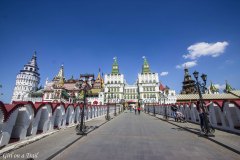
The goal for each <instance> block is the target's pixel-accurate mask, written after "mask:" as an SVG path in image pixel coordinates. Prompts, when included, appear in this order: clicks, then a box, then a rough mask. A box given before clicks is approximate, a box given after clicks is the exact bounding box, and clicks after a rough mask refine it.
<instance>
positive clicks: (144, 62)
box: [142, 56, 151, 73]
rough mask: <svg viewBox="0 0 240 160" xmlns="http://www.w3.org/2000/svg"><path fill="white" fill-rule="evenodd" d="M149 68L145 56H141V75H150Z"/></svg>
mask: <svg viewBox="0 0 240 160" xmlns="http://www.w3.org/2000/svg"><path fill="white" fill-rule="evenodd" d="M150 72H151V71H150V66H149V64H148V61H147V59H146V57H145V56H143V66H142V73H150Z"/></svg>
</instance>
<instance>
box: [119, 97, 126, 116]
mask: <svg viewBox="0 0 240 160" xmlns="http://www.w3.org/2000/svg"><path fill="white" fill-rule="evenodd" d="M120 103H121V104H122V107H123V108H124V105H125V100H124V99H121V101H120ZM123 108H121V107H119V114H120V112H121V111H122V110H123Z"/></svg>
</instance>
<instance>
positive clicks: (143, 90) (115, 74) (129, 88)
mask: <svg viewBox="0 0 240 160" xmlns="http://www.w3.org/2000/svg"><path fill="white" fill-rule="evenodd" d="M104 78H105V80H104V81H105V89H104V95H105V103H121V102H122V101H123V100H124V102H125V104H126V105H128V106H129V105H130V106H133V107H135V106H137V105H139V104H138V103H140V105H141V106H142V107H144V104H147V103H148V104H149V103H167V102H172V103H175V102H176V95H175V91H174V90H170V89H169V88H168V90H166V88H165V90H163V91H161V90H160V89H159V84H160V83H159V78H158V73H155V72H151V70H150V65H149V63H148V61H147V59H146V57H143V65H142V72H141V73H139V74H138V77H137V80H136V82H135V83H134V84H133V85H129V84H127V83H126V80H125V79H124V75H123V74H120V72H119V66H118V62H117V58H114V63H113V66H112V72H111V74H106V75H105V77H104ZM167 91H168V92H167ZM162 95H163V96H162ZM169 97H171V98H170V99H169ZM163 99H165V100H166V101H165V100H163Z"/></svg>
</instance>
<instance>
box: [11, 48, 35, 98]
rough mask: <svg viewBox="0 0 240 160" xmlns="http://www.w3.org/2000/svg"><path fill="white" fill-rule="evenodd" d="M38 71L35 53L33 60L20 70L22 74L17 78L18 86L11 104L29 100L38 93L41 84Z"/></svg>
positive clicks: (15, 88)
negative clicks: (33, 94) (32, 94)
mask: <svg viewBox="0 0 240 160" xmlns="http://www.w3.org/2000/svg"><path fill="white" fill-rule="evenodd" d="M38 70H39V68H38V65H37V56H36V52H35V53H34V55H33V56H32V59H31V60H30V61H29V62H28V63H27V64H25V65H24V67H23V69H22V70H20V73H19V74H18V75H17V77H16V85H15V87H14V91H13V96H12V100H11V102H13V101H24V100H29V97H30V95H31V93H32V92H35V91H37V89H38V84H39V82H40V74H39V73H38Z"/></svg>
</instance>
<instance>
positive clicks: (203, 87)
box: [193, 71, 210, 135]
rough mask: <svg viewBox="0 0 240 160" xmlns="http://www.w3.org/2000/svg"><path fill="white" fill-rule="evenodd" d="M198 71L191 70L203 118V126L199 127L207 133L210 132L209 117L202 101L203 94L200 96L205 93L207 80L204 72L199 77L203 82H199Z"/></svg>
mask: <svg viewBox="0 0 240 160" xmlns="http://www.w3.org/2000/svg"><path fill="white" fill-rule="evenodd" d="M198 74H199V73H198V72H197V71H194V72H193V75H194V77H195V79H196V84H195V85H196V87H197V91H198V94H199V102H200V103H199V105H200V108H201V109H202V111H203V113H202V118H203V126H201V127H203V128H201V129H202V130H203V131H204V132H205V135H208V134H209V133H210V122H209V118H208V110H207V108H206V106H205V105H204V101H203V96H202V93H205V90H206V84H207V83H206V82H207V75H206V74H202V75H201V78H202V80H203V82H202V83H201V82H199V81H198Z"/></svg>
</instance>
